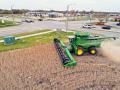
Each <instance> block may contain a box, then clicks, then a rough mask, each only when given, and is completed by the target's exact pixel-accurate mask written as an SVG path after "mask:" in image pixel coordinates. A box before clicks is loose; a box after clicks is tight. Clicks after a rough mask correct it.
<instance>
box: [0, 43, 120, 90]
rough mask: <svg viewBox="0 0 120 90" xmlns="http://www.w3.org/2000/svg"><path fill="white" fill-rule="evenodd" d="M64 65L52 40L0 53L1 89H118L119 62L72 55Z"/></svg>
mask: <svg viewBox="0 0 120 90" xmlns="http://www.w3.org/2000/svg"><path fill="white" fill-rule="evenodd" d="M73 56H74V57H75V58H76V60H77V62H78V64H77V66H75V67H73V68H64V67H63V65H62V64H61V62H60V59H59V56H58V54H57V52H56V50H55V47H54V45H53V44H46V45H39V46H35V47H32V48H27V49H18V50H13V51H9V52H2V53H0V57H1V58H0V90H120V64H119V63H114V62H112V61H109V60H108V59H107V58H105V57H103V56H101V55H98V56H90V55H85V56H82V57H78V56H75V55H73Z"/></svg>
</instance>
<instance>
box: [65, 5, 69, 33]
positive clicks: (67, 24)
mask: <svg viewBox="0 0 120 90" xmlns="http://www.w3.org/2000/svg"><path fill="white" fill-rule="evenodd" d="M69 7H70V5H67V15H66V17H67V18H66V32H67V31H68V20H69V15H68V14H69Z"/></svg>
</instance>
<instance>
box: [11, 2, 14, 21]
mask: <svg viewBox="0 0 120 90" xmlns="http://www.w3.org/2000/svg"><path fill="white" fill-rule="evenodd" d="M13 6H14V4H13V1H12V4H11V13H12V19H13V23H14V13H13Z"/></svg>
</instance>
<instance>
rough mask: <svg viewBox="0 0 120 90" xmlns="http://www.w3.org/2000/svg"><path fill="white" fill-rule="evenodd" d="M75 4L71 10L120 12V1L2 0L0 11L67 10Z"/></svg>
mask: <svg viewBox="0 0 120 90" xmlns="http://www.w3.org/2000/svg"><path fill="white" fill-rule="evenodd" d="M73 3H74V4H75V5H72V6H71V7H70V9H75V10H94V11H115V12H120V0H0V9H10V7H11V4H14V7H13V8H16V9H30V10H34V9H43V10H66V5H67V4H73Z"/></svg>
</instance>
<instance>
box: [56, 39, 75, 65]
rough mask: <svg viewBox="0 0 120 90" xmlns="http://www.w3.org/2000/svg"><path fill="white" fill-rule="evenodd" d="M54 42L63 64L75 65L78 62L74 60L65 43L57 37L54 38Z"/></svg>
mask: <svg viewBox="0 0 120 90" xmlns="http://www.w3.org/2000/svg"><path fill="white" fill-rule="evenodd" d="M54 43H55V46H56V49H57V51H58V54H59V56H60V58H61V60H62V63H63V65H64V66H65V67H71V66H75V65H76V64H77V62H76V61H75V60H74V58H73V57H72V55H71V53H70V52H69V50H68V48H67V47H66V46H65V45H64V43H63V42H62V41H60V40H59V39H57V38H55V39H54Z"/></svg>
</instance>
